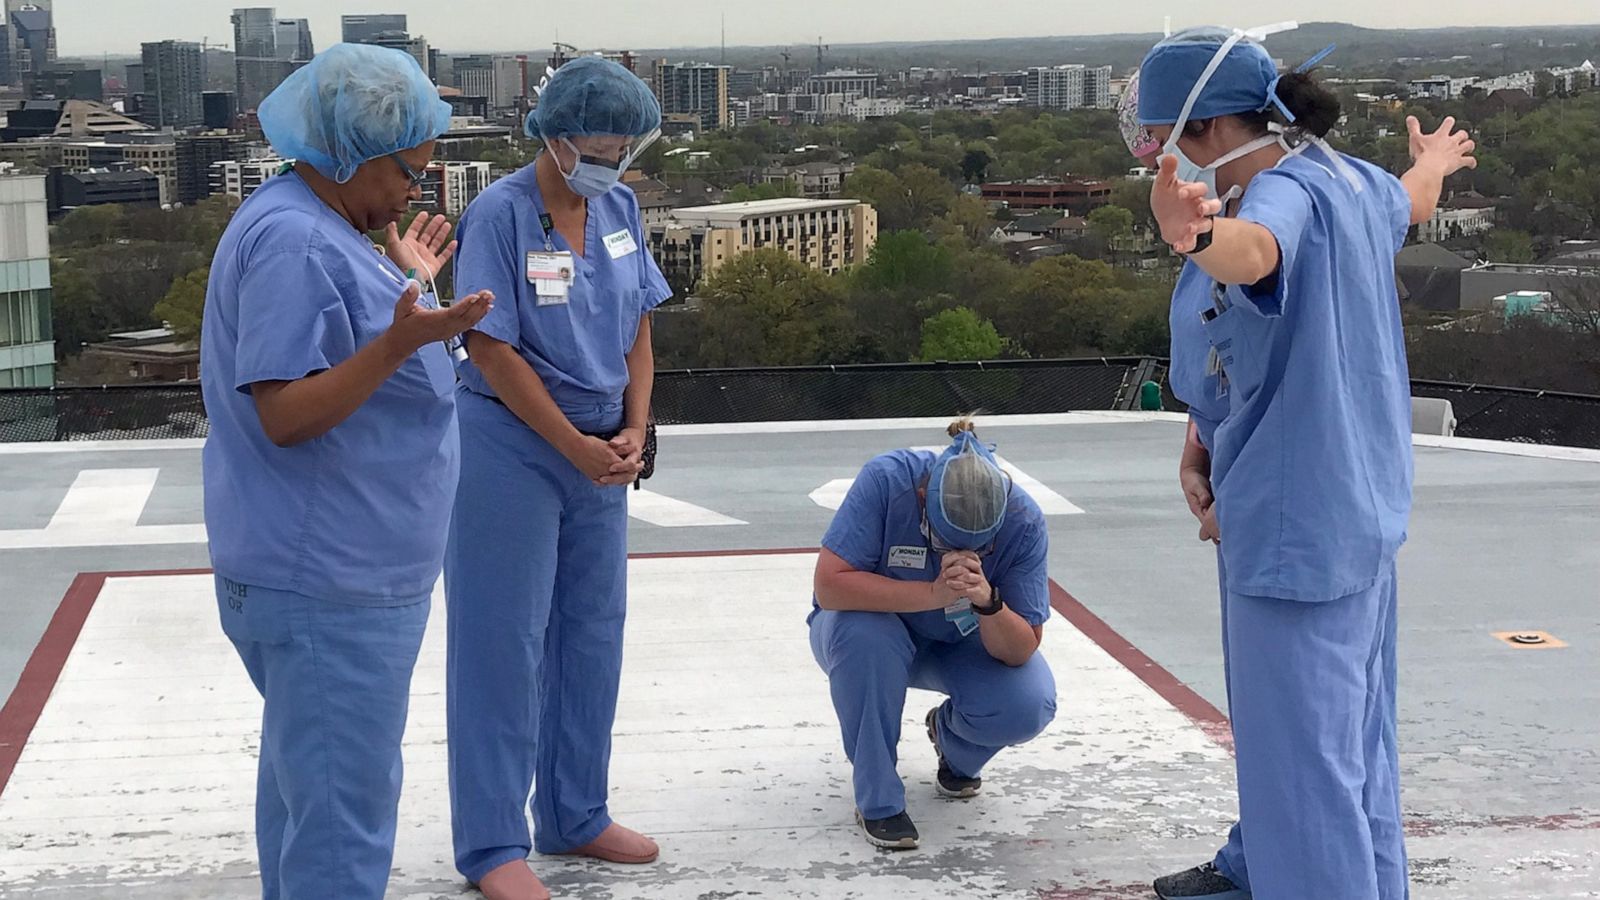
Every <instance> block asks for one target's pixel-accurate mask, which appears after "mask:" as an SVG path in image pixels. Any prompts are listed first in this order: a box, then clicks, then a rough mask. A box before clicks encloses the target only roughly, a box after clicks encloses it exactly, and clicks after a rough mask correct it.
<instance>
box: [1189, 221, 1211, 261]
mask: <svg viewBox="0 0 1600 900" xmlns="http://www.w3.org/2000/svg"><path fill="white" fill-rule="evenodd" d="M1206 218H1208V219H1210V220H1211V227H1210V228H1208V229H1206V230H1205V231H1202V232H1200V233H1199V234H1197V235H1195V238H1194V249H1193V250H1190V251H1189V252H1188V254H1186V255H1188V256H1193V255H1195V254H1196V253H1199V252H1200V251H1201V250H1204V249H1206V248H1207V247H1209V246H1211V238H1212V236H1213V235H1215V234H1216V231H1217V217H1216V216H1207V217H1206Z"/></svg>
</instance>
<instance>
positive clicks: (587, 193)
mask: <svg viewBox="0 0 1600 900" xmlns="http://www.w3.org/2000/svg"><path fill="white" fill-rule="evenodd" d="M562 143H565V144H566V145H567V148H568V149H570V150H571V151H572V154H573V156H575V157H576V158H577V160H578V161H577V163H576V164H575V165H573V167H572V171H571V172H568V171H567V170H565V169H562V168H561V160H560V157H557V158H556V169H557V170H558V171H560V172H561V177H562V178H565V179H566V180H567V187H569V188H572V192H573V193H574V194H577V195H578V196H580V197H586V198H588V199H590V200H593V199H595V198H597V197H604V196H605V195H606V193H607V192H609V191H610V190H611V189H612V188H613V187H616V185H617V182H618V181H621V180H622V173H624V172H626V171H628V163H629V162H631V160H630V159H623V160H622V161H620V162H618V163H617V164H616V165H615V166H611V165H607V164H606V163H605V162H603V161H601V160H597V159H594V158H593V157H587V156H584V155H583V154H582V153H580V152H579V151H578V148H577V147H575V146H573V144H572V142H571V141H568V140H566V139H564V138H563V139H562Z"/></svg>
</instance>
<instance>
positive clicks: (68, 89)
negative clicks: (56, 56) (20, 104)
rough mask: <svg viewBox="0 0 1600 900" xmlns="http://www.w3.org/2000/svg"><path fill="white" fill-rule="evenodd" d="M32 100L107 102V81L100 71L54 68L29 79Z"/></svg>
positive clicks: (29, 91)
mask: <svg viewBox="0 0 1600 900" xmlns="http://www.w3.org/2000/svg"><path fill="white" fill-rule="evenodd" d="M28 99H30V100H88V101H90V102H91V103H104V102H105V80H104V78H103V77H102V74H101V71H100V70H99V69H82V68H77V69H69V68H64V67H62V66H59V65H57V66H54V67H52V68H49V69H46V70H44V71H43V72H35V73H33V77H31V78H30V79H28Z"/></svg>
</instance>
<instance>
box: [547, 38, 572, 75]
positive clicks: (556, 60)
mask: <svg viewBox="0 0 1600 900" xmlns="http://www.w3.org/2000/svg"><path fill="white" fill-rule="evenodd" d="M555 47H556V53H555V55H554V56H552V57H550V63H551V65H550V68H552V69H559V68H561V67H562V66H563V65H566V63H567V60H569V59H574V58H576V57H577V55H578V48H577V47H574V46H572V45H571V44H563V43H561V42H560V41H556V42H555ZM569 53H570V54H571V56H568V54H569Z"/></svg>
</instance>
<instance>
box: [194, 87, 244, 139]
mask: <svg viewBox="0 0 1600 900" xmlns="http://www.w3.org/2000/svg"><path fill="white" fill-rule="evenodd" d="M200 106H201V108H202V109H203V111H204V113H205V126H206V127H207V128H210V129H213V130H215V129H218V128H232V127H233V120H234V119H236V118H238V116H239V104H238V102H237V100H236V98H235V97H234V95H233V91H206V92H205V93H204V94H201V95H200Z"/></svg>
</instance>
